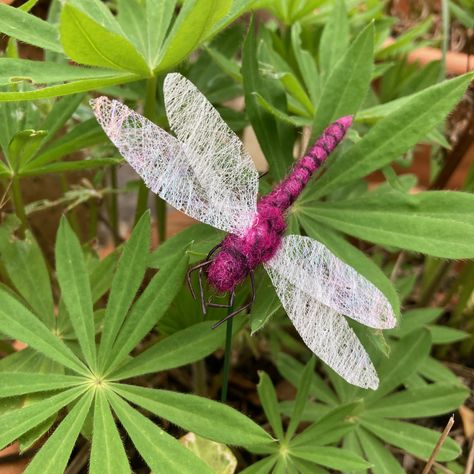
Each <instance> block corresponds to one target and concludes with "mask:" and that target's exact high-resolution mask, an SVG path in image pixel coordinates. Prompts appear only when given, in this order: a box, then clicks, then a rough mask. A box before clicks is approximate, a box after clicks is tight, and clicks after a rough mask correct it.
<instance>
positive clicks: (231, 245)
mask: <svg viewBox="0 0 474 474" xmlns="http://www.w3.org/2000/svg"><path fill="white" fill-rule="evenodd" d="M285 228H286V223H285V219H284V216H283V211H282V210H281V209H279V208H278V207H274V206H272V205H270V204H268V203H266V202H265V199H262V200H261V201H260V202H259V203H258V205H257V214H256V216H255V219H254V222H253V224H252V226H251V227H250V228H249V229H247V231H246V232H245V233H244V234H243V235H241V236H238V235H234V234H229V235H228V236H227V237H226V238H225V239H224V240H223V241H222V247H221V248H220V251H219V253H218V254H217V255H216V257H215V258H214V260H213V261H212V263H211V264H210V265H209V268H208V271H207V278H208V281H209V284H210V285H211V286H213V287H214V288H215V289H216V290H218V291H219V292H226V291H232V290H233V289H234V288H235V287H236V286H237V285H238V284H239V283H240V282H241V281H242V280H244V279H245V277H247V276H248V274H249V273H250V272H251V271H252V270H254V269H255V268H256V267H257V266H258V265H259V264H261V263H264V262H267V261H268V260H270V258H272V257H273V255H275V252H276V251H277V250H278V246H279V245H280V243H281V239H282V236H283V233H284V232H285Z"/></svg>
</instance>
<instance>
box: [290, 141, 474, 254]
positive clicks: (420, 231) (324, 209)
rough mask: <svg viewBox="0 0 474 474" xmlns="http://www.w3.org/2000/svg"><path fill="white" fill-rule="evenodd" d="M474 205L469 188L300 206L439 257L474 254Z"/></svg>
mask: <svg viewBox="0 0 474 474" xmlns="http://www.w3.org/2000/svg"><path fill="white" fill-rule="evenodd" d="M355 146H357V145H355ZM338 163H339V161H338ZM318 184H319V183H318ZM317 189H319V188H317ZM473 206H474V195H472V194H470V193H462V192H453V191H429V192H422V193H419V194H415V195H406V194H403V193H401V192H397V191H392V192H387V193H382V194H379V193H375V194H374V195H372V193H369V194H368V195H367V196H366V197H361V198H358V199H350V200H344V201H333V202H324V203H323V202H316V201H312V202H309V201H308V202H305V204H304V207H300V208H299V210H301V212H303V213H305V214H306V215H308V216H310V217H311V218H312V219H314V220H316V221H317V222H322V223H324V224H326V225H329V226H331V227H333V228H335V229H337V230H340V231H342V232H345V233H347V234H350V235H353V236H355V237H358V238H361V239H364V240H368V241H371V242H375V243H378V244H381V245H389V246H394V247H397V248H403V249H407V250H412V251H415V252H421V253H425V254H428V255H433V256H436V257H444V258H472V257H474V242H473V240H472V239H471V238H470V236H471V235H474V213H472V208H473Z"/></svg>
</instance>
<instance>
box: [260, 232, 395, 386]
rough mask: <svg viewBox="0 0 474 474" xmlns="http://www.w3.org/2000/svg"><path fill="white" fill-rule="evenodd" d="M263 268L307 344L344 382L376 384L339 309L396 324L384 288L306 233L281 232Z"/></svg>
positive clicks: (380, 324)
mask: <svg viewBox="0 0 474 474" xmlns="http://www.w3.org/2000/svg"><path fill="white" fill-rule="evenodd" d="M265 268H266V270H267V271H268V274H269V275H270V278H271V280H272V283H273V285H274V286H275V289H276V292H277V294H278V296H279V298H280V300H281V302H282V304H283V307H284V308H285V310H286V312H287V314H288V316H289V317H290V319H291V320H292V322H293V324H294V326H295V328H296V329H297V331H298V332H299V334H300V335H301V337H302V339H303V341H304V342H305V343H306V345H307V346H308V347H309V348H310V349H311V350H312V351H313V352H314V353H315V354H316V355H318V356H319V357H320V358H321V359H322V360H323V361H324V362H325V363H326V364H328V365H329V366H330V367H331V368H332V369H333V370H334V371H336V372H337V373H338V374H339V375H341V376H342V377H343V378H344V379H346V380H347V381H348V382H350V383H352V384H354V385H358V386H360V387H364V388H372V389H375V388H377V386H378V377H377V374H376V372H375V369H374V367H373V365H372V362H371V361H370V359H369V356H368V354H367V353H366V351H365V349H364V348H363V346H362V344H361V343H360V341H359V340H358V338H357V336H356V335H355V333H354V332H353V330H352V329H351V328H350V327H349V325H348V323H347V321H346V320H345V318H344V316H343V315H346V316H349V317H351V318H352V319H354V320H356V321H359V322H361V323H363V324H365V325H367V326H371V327H374V328H383V329H387V328H391V327H394V326H395V324H396V318H395V315H394V314H393V311H392V308H391V306H390V303H389V302H388V300H387V299H386V298H385V296H384V295H383V294H382V292H381V291H380V290H379V289H378V288H376V287H375V286H374V285H373V284H372V283H370V282H369V281H368V280H366V279H365V278H364V277H363V276H362V275H360V274H359V273H357V272H356V271H355V270H354V269H353V268H352V267H350V266H349V265H347V264H345V263H344V262H343V261H342V260H340V259H339V258H337V257H336V256H335V255H334V254H332V253H331V252H330V251H329V250H328V249H327V248H326V247H325V246H324V245H322V244H321V243H319V242H317V241H315V240H313V239H311V238H309V237H302V236H298V235H290V236H287V237H285V238H284V239H283V242H282V245H281V247H280V249H279V250H278V252H277V253H276V254H275V256H274V257H273V258H272V259H271V260H270V261H269V262H267V263H266V264H265Z"/></svg>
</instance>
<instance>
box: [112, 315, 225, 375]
mask: <svg viewBox="0 0 474 474" xmlns="http://www.w3.org/2000/svg"><path fill="white" fill-rule="evenodd" d="M213 322H215V321H205V322H202V323H197V324H194V325H193V326H190V327H188V328H186V329H183V330H181V331H178V332H176V333H174V334H172V335H171V336H168V337H167V338H165V339H163V340H162V341H159V342H157V343H156V344H154V345H153V346H151V347H150V348H149V349H147V350H146V351H144V352H142V353H141V354H140V355H138V356H137V357H135V358H134V359H132V360H131V361H130V362H128V363H127V364H125V365H124V366H123V367H120V368H119V369H118V370H116V371H115V372H112V374H111V376H110V377H111V378H112V379H113V380H119V379H125V378H130V377H135V376H137V375H143V374H148V373H151V372H159V371H161V370H168V369H172V368H174V367H180V366H182V365H186V364H190V363H191V362H196V361H197V360H200V359H202V358H203V357H206V356H207V355H209V354H211V353H212V352H214V351H215V350H216V349H217V348H218V347H220V346H221V345H222V344H223V343H224V338H225V331H224V328H223V327H220V328H217V329H214V330H213V329H212V328H211V325H212V323H213ZM190 341H192V343H190ZM127 351H128V349H127ZM122 352H125V351H122Z"/></svg>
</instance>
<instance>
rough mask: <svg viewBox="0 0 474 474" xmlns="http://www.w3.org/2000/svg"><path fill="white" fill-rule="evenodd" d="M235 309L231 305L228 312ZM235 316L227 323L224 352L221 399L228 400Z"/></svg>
mask: <svg viewBox="0 0 474 474" xmlns="http://www.w3.org/2000/svg"><path fill="white" fill-rule="evenodd" d="M232 311H234V306H233V305H232V306H229V309H228V310H227V314H230V313H232ZM233 321H234V319H233V318H230V319H229V320H228V321H227V323H226V328H225V353H224V368H223V378H222V390H221V401H222V402H226V401H227V391H228V388H229V372H230V359H231V356H232V354H231V352H232V325H233Z"/></svg>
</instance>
